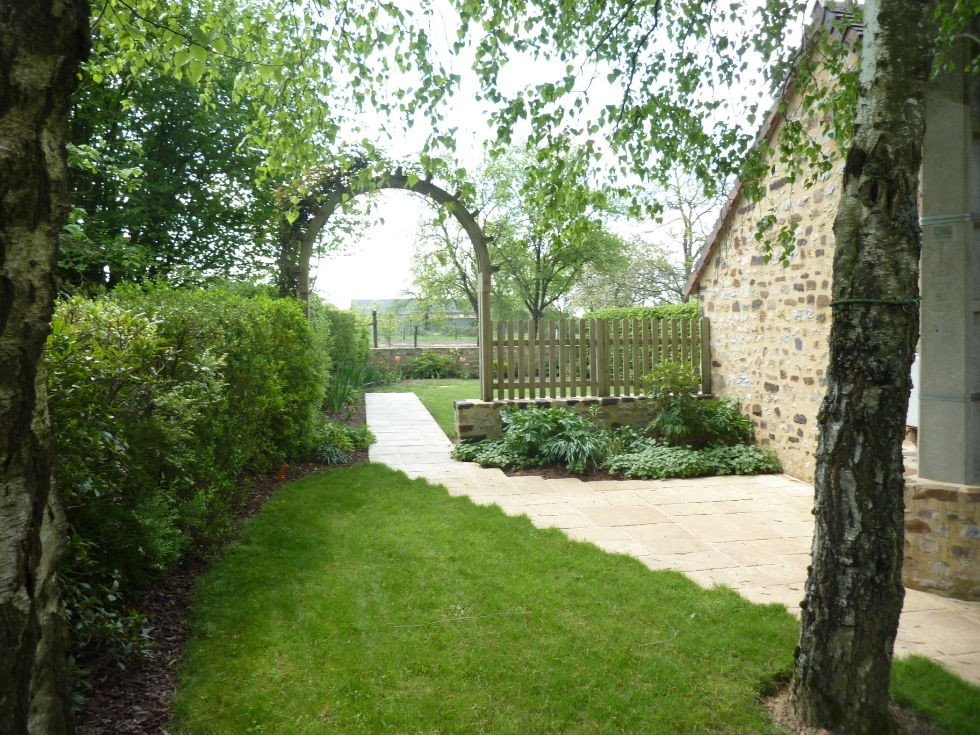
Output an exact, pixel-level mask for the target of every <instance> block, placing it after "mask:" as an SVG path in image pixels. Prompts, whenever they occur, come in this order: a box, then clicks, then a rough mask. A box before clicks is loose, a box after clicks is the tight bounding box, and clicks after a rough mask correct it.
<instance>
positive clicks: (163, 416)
mask: <svg viewBox="0 0 980 735" xmlns="http://www.w3.org/2000/svg"><path fill="white" fill-rule="evenodd" d="M334 312H336V313H334ZM313 314H314V318H312V319H311V320H307V319H306V317H305V316H304V313H303V309H302V307H301V305H300V303H299V302H298V301H296V300H294V299H274V298H270V297H269V296H267V295H264V294H263V293H261V292H260V291H255V290H253V291H252V292H251V293H249V292H247V290H244V289H240V288H235V289H221V288H210V289H207V290H181V289H173V288H169V287H166V286H151V287H149V288H145V289H140V288H137V287H129V286H123V287H119V288H117V289H115V290H114V291H113V292H112V293H111V294H109V295H106V296H102V297H99V298H95V299H84V298H80V297H79V298H72V299H67V300H63V301H61V302H60V303H59V304H58V305H57V307H56V310H55V314H54V318H53V320H52V333H51V335H50V337H49V339H48V345H47V353H46V364H47V369H48V387H49V395H50V400H49V406H50V414H51V423H52V429H53V432H54V435H55V438H56V441H57V445H58V464H59V469H60V473H59V474H60V477H59V483H58V485H59V488H60V490H61V495H62V498H63V501H64V505H65V512H66V515H67V520H68V522H69V524H70V537H71V540H70V545H69V552H68V554H67V555H66V558H65V568H64V569H63V570H62V584H63V590H64V596H65V602H66V608H67V613H68V616H69V619H70V621H71V629H72V642H71V647H72V651H73V653H74V655H75V660H76V671H75V676H76V677H77V678H80V679H84V676H85V675H87V673H88V669H87V667H88V664H91V663H98V662H101V661H104V660H105V659H106V658H110V659H111V658H118V659H122V658H124V657H126V656H128V655H130V654H132V653H140V652H141V651H143V652H145V651H146V650H147V646H148V645H149V633H148V632H147V631H146V630H145V626H144V624H143V619H142V617H141V616H139V615H137V614H135V613H134V612H132V610H131V609H129V608H130V605H131V602H128V601H127V598H130V599H131V594H130V593H131V592H133V591H134V590H136V589H138V588H140V587H142V586H145V585H146V584H147V583H149V582H151V581H152V580H153V579H154V578H156V577H159V576H160V575H162V574H164V573H166V572H167V571H169V570H170V569H172V568H173V567H174V566H175V565H176V564H177V563H178V562H179V560H180V559H181V558H182V557H183V556H184V555H185V554H186V553H187V552H188V551H190V550H191V549H193V548H195V547H198V546H201V545H206V544H209V543H211V542H213V541H215V540H217V539H220V538H222V537H223V536H224V535H225V534H226V533H227V532H228V529H229V521H230V518H231V516H232V513H231V509H232V507H233V506H235V505H236V504H238V503H240V502H241V499H242V494H243V492H244V490H245V488H244V487H243V486H241V485H239V483H238V478H239V476H240V475H242V474H243V473H264V472H266V471H269V470H271V469H274V468H277V467H279V465H280V464H281V463H282V462H283V461H289V462H294V461H299V460H312V459H317V458H320V459H323V460H326V459H330V460H331V461H339V460H342V459H343V456H342V455H344V454H345V453H346V452H348V451H350V450H351V449H352V448H360V447H364V446H366V445H367V444H368V443H369V442H370V440H371V437H370V434H369V433H368V432H366V431H363V430H350V429H347V428H346V427H340V426H337V425H335V424H331V423H330V422H329V421H327V420H326V417H325V416H324V415H323V413H322V412H321V410H320V409H321V405H322V404H323V400H324V395H325V392H326V387H327V382H328V371H329V368H330V366H331V364H332V360H331V351H335V352H336V354H338V355H353V356H357V355H359V354H366V338H365V339H362V336H361V332H362V331H363V330H361V328H360V326H359V323H358V322H357V320H356V319H353V318H352V315H348V314H347V313H345V312H339V311H338V310H335V309H330V308H321V307H320V305H317V306H316V307H315V308H314V310H313ZM335 319H336V321H337V322H338V323H339V324H340V325H341V329H339V330H338V333H337V335H336V336H337V337H338V339H337V340H332V339H331V336H332V335H331V324H332V323H333V322H334V320H335ZM365 337H366V335H365ZM362 344H363V347H364V350H362V349H361V346H362ZM328 450H336V451H334V452H333V453H332V454H331V453H330V451H328ZM327 455H329V457H328V456H327ZM80 652H84V655H83V656H82V657H81V658H80ZM82 659H84V661H83V660H82ZM86 662H87V663H86Z"/></svg>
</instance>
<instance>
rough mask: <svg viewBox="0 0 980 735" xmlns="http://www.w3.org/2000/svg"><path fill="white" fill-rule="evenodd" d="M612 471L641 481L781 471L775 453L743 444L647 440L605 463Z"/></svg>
mask: <svg viewBox="0 0 980 735" xmlns="http://www.w3.org/2000/svg"><path fill="white" fill-rule="evenodd" d="M605 466H606V467H607V468H608V469H609V471H610V473H612V474H614V475H620V474H621V475H623V476H625V477H627V478H631V479H632V478H636V479H640V480H662V479H666V478H668V477H701V476H704V475H756V474H765V473H770V472H781V471H782V467H781V466H780V464H779V460H778V459H777V458H776V453H775V452H773V451H772V450H769V449H760V448H759V447H750V446H746V445H744V444H741V445H737V446H733V447H711V448H708V449H691V448H689V447H671V446H668V445H666V444H661V443H658V442H656V441H654V440H647V441H646V442H645V445H644V446H642V448H640V449H639V450H637V451H633V452H629V453H627V454H618V455H615V456H613V457H610V459H609V460H608V461H607V462H606V465H605Z"/></svg>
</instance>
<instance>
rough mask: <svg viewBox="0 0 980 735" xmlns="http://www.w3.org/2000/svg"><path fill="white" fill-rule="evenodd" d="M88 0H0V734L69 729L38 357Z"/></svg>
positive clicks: (49, 447)
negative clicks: (68, 130) (70, 110)
mask: <svg viewBox="0 0 980 735" xmlns="http://www.w3.org/2000/svg"><path fill="white" fill-rule="evenodd" d="M88 24H89V5H88V1H87V0H45V1H41V0H0V734H3V735H6V734H7V733H16V734H17V735H20V734H21V733H38V734H40V733H44V734H45V735H61V734H62V733H70V732H71V731H72V729H73V728H72V711H71V692H70V689H69V681H68V662H67V654H66V650H65V633H66V630H65V625H64V620H63V616H62V609H61V602H60V599H59V595H58V583H57V570H58V563H59V558H60V556H61V551H62V547H63V545H64V539H65V535H66V534H65V527H64V519H63V517H62V515H61V509H60V503H59V501H58V495H57V493H56V491H55V487H54V483H53V477H52V471H53V463H54V445H53V441H52V438H51V432H50V426H49V422H48V416H47V386H46V380H45V374H44V370H43V366H42V364H41V361H42V357H43V350H44V343H45V340H46V338H47V335H48V331H49V329H50V322H51V312H52V308H53V305H54V297H55V267H56V264H57V257H56V256H57V244H58V234H59V233H60V231H61V229H62V227H63V226H64V223H65V219H66V217H67V215H68V208H69V187H68V172H67V166H66V158H65V128H66V125H67V120H68V109H69V104H70V101H71V94H72V91H73V90H74V87H75V83H76V79H75V74H76V72H77V70H78V65H79V62H80V61H81V60H83V59H84V58H85V56H86V54H87V51H88V38H89V25H88Z"/></svg>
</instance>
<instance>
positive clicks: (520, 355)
mask: <svg viewBox="0 0 980 735" xmlns="http://www.w3.org/2000/svg"><path fill="white" fill-rule="evenodd" d="M525 363H526V358H525V357H524V320H523V319H519V320H518V321H517V364H518V370H517V397H518V398H524V370H525V369H526V368H527V365H526V364H525Z"/></svg>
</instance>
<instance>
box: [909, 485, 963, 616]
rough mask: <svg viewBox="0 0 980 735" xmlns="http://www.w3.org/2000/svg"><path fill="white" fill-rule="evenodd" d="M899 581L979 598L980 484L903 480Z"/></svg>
mask: <svg viewBox="0 0 980 735" xmlns="http://www.w3.org/2000/svg"><path fill="white" fill-rule="evenodd" d="M902 581H903V582H904V584H905V586H906V587H911V588H912V589H918V590H925V591H927V592H933V593H936V594H939V595H942V596H943V597H955V598H957V599H960V600H980V487H976V486H966V485H950V484H946V483H940V482H930V481H928V480H920V479H919V478H918V477H914V476H913V477H908V478H906V481H905V559H904V562H903V567H902Z"/></svg>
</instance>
